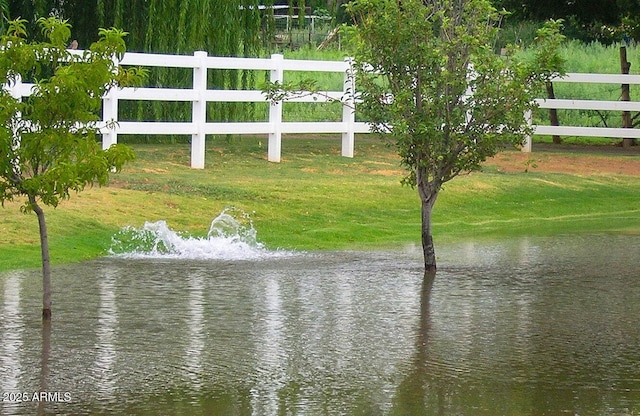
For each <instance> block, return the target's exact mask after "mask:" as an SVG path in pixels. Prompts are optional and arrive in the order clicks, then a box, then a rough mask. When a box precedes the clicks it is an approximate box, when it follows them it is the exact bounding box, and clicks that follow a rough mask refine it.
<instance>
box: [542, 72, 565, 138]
mask: <svg viewBox="0 0 640 416" xmlns="http://www.w3.org/2000/svg"><path fill="white" fill-rule="evenodd" d="M546 87H547V98H548V99H550V100H555V98H556V93H555V91H554V90H553V82H547V83H546ZM549 123H550V124H551V125H552V126H559V125H560V120H559V119H558V110H556V109H555V108H550V109H549ZM553 142H554V143H556V144H560V143H562V139H561V138H560V136H558V135H554V136H553Z"/></svg>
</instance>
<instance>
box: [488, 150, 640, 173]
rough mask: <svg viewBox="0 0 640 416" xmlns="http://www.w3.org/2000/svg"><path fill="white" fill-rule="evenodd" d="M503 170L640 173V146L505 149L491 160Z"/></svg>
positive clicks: (490, 160)
mask: <svg viewBox="0 0 640 416" xmlns="http://www.w3.org/2000/svg"><path fill="white" fill-rule="evenodd" d="M485 165H486V166H494V167H496V168H497V169H498V170H500V171H502V172H525V171H528V172H549V173H569V174H573V175H596V174H615V175H629V176H638V177H640V146H635V147H631V148H621V147H615V146H551V145H549V146H541V145H539V146H537V147H535V146H534V149H533V152H532V153H522V152H516V151H509V152H502V153H499V154H498V155H496V156H495V157H493V158H491V159H489V160H487V162H486V163H485Z"/></svg>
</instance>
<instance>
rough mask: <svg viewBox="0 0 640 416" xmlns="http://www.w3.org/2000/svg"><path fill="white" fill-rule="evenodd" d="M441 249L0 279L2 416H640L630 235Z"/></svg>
mask: <svg viewBox="0 0 640 416" xmlns="http://www.w3.org/2000/svg"><path fill="white" fill-rule="evenodd" d="M437 248H438V250H439V251H438V254H439V257H440V260H439V261H440V270H439V271H438V275H437V277H436V279H435V281H434V282H433V285H432V286H431V285H430V284H429V282H428V281H427V282H426V284H425V282H424V279H423V275H422V273H421V259H420V257H419V256H420V251H419V250H418V249H416V248H411V247H407V248H405V249H401V250H398V251H396V252H329V253H271V254H269V253H266V254H265V253H263V254H265V255H258V256H249V257H248V258H246V259H243V258H241V257H240V258H238V257H233V256H232V257H225V259H218V260H216V259H207V260H203V259H198V258H197V257H195V258H193V257H191V258H180V256H173V257H171V256H169V257H170V258H168V257H167V256H164V257H163V256H159V257H158V256H155V257H154V256H146V257H144V256H143V257H133V258H129V257H127V258H124V257H109V258H104V259H100V260H97V261H93V262H87V263H82V264H77V265H70V266H64V267H56V268H55V269H54V273H53V285H54V291H55V292H54V295H53V296H54V297H53V299H54V305H53V314H54V315H53V323H52V326H51V328H50V331H48V330H47V329H46V328H45V330H43V328H42V325H41V320H40V319H41V318H40V311H41V286H40V285H41V277H40V274H39V271H38V270H29V271H17V272H8V273H4V274H0V367H1V368H2V369H3V371H2V372H0V393H1V394H2V397H1V399H2V402H1V403H0V414H2V415H33V414H37V413H40V414H73V415H83V414H86V415H100V414H133V415H159V414H162V415H230V414H234V415H278V414H283V415H285V414H286V415H433V414H446V415H450V414H462V415H498V414H499V415H545V414H549V415H559V414H571V415H573V414H580V415H626V414H639V413H640V329H639V326H638V319H639V318H640V284H639V281H638V279H639V278H640V266H639V260H640V259H639V258H638V255H639V253H640V237H638V236H608V235H598V236H571V237H555V238H524V239H514V240H508V241H501V242H472V243H464V244H458V245H449V246H444V245H441V246H439V247H437ZM41 392H44V393H45V394H41ZM34 393H36V396H35V397H34ZM36 399H37V400H36Z"/></svg>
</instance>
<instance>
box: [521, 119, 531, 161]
mask: <svg viewBox="0 0 640 416" xmlns="http://www.w3.org/2000/svg"><path fill="white" fill-rule="evenodd" d="M524 118H525V120H526V122H527V125H528V126H529V127H531V126H533V111H531V110H527V111H526V112H525V113H524ZM521 150H522V152H523V153H531V134H527V135H526V136H525V138H524V143H523V144H522V149H521Z"/></svg>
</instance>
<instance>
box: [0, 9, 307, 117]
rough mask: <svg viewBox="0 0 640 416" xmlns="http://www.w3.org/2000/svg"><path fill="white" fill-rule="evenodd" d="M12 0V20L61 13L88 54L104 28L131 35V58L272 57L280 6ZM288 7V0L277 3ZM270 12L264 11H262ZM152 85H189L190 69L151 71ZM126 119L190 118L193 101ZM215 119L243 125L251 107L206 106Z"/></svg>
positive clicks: (149, 108)
mask: <svg viewBox="0 0 640 416" xmlns="http://www.w3.org/2000/svg"><path fill="white" fill-rule="evenodd" d="M3 2H7V4H8V6H9V12H8V14H9V15H10V17H11V18H17V17H22V18H24V19H26V20H28V21H29V22H35V21H36V20H37V19H38V18H39V17H46V16H50V15H55V16H57V17H60V18H63V19H68V21H69V23H70V24H71V25H72V27H73V33H72V39H75V40H77V42H78V45H79V47H80V48H81V49H82V48H86V47H88V45H90V44H91V42H94V41H95V40H97V39H96V33H97V32H98V28H109V27H117V28H119V29H122V30H124V31H126V32H127V33H128V35H127V46H128V50H129V51H132V52H150V53H167V54H185V55H190V54H193V52H194V51H197V50H201V51H206V52H207V53H208V54H209V55H211V56H243V57H252V56H260V55H265V54H268V53H269V48H270V45H271V42H270V37H272V36H273V35H274V19H273V9H272V8H270V7H269V6H273V5H274V4H275V3H276V2H277V1H274V0H0V12H1V9H2V5H3V4H5V3H3ZM284 2H285V4H289V5H290V6H296V7H299V10H302V18H303V19H304V9H305V0H284ZM277 3H279V4H282V3H283V1H279V2H277ZM262 6H264V7H262ZM255 79H256V74H255V73H253V72H247V71H237V70H220V71H210V73H209V88H215V89H223V88H227V89H228V88H233V89H235V88H243V89H244V88H252V87H253V86H254V83H255ZM148 82H149V83H150V85H154V86H157V87H173V88H180V87H189V86H191V82H192V75H191V71H190V70H189V69H161V68H154V69H152V70H150V71H149V81H148ZM121 111H122V113H121V114H122V115H123V117H126V118H127V119H155V120H163V121H187V120H190V117H191V111H190V107H189V104H188V103H154V104H149V103H146V104H145V103H143V104H133V103H129V104H126V103H123V106H122V110H121ZM208 114H209V118H210V120H211V121H225V120H242V119H245V118H247V117H251V116H252V114H251V111H249V112H248V111H247V106H246V105H243V104H238V103H229V104H226V103H225V104H224V105H223V104H214V103H211V104H210V107H209V108H208Z"/></svg>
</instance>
